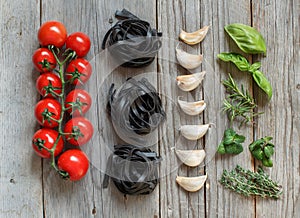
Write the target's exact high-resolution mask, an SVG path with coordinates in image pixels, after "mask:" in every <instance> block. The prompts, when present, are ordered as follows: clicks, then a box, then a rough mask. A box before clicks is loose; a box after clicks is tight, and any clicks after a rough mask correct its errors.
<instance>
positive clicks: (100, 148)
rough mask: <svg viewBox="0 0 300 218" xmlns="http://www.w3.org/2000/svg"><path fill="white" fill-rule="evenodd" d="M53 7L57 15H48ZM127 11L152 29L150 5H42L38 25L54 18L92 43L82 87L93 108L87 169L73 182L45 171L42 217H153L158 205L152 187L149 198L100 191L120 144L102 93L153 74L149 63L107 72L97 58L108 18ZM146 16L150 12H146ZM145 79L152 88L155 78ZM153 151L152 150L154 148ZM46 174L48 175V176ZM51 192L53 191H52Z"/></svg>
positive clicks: (112, 190)
mask: <svg viewBox="0 0 300 218" xmlns="http://www.w3.org/2000/svg"><path fill="white" fill-rule="evenodd" d="M56 7H57V8H58V10H57V12H55V13H53V11H52V10H55V8H56ZM124 7H125V8H127V9H129V10H130V11H132V12H133V13H134V14H136V15H137V16H139V17H141V18H143V19H146V20H148V21H150V22H151V24H152V25H153V26H154V27H155V23H156V22H155V13H156V11H155V1H147V3H145V2H144V3H143V4H142V3H141V2H139V1H134V2H133V1H93V2H85V3H84V4H82V3H81V1H76V2H74V1H63V2H61V1H47V2H43V17H42V19H43V21H46V20H49V19H58V20H60V21H62V22H63V23H64V24H65V25H66V27H67V29H68V31H69V32H70V33H71V32H72V31H83V32H86V33H87V34H88V35H89V36H90V37H91V40H92V44H93V45H92V48H91V52H90V54H89V55H88V57H87V58H88V59H89V60H91V63H92V66H93V75H92V77H91V79H90V80H89V82H88V83H87V84H86V86H85V87H84V88H85V89H86V90H88V91H89V92H90V94H91V96H92V98H93V102H94V103H93V104H94V105H93V107H92V108H91V110H90V111H89V113H88V114H87V118H89V119H90V120H91V121H92V123H93V125H94V127H95V133H94V138H93V140H92V141H91V142H90V143H88V144H87V145H84V146H83V147H82V149H83V150H84V151H86V153H87V155H88V156H89V157H90V160H91V168H90V171H89V173H88V175H87V176H86V178H85V179H84V180H82V181H80V182H78V183H65V182H63V181H61V180H60V178H58V177H57V176H55V177H53V176H50V177H49V175H48V173H49V174H50V175H52V173H53V172H52V170H51V169H49V167H48V166H46V167H45V173H44V180H45V211H46V216H49V217H57V216H61V214H62V213H61V211H62V210H65V208H72V209H69V210H68V211H67V212H65V213H64V215H65V216H67V217H91V216H93V215H94V216H96V217H129V216H130V217H142V216H146V217H153V216H156V215H158V210H159V205H158V203H159V201H158V193H159V192H158V191H159V189H158V188H157V189H156V191H155V192H154V193H152V194H151V195H149V196H128V197H127V198H124V196H123V195H122V194H121V193H120V192H119V191H118V190H117V189H116V188H115V187H114V185H113V183H112V182H110V185H109V187H108V189H102V180H103V176H104V174H103V173H104V170H105V166H106V161H107V159H108V156H109V155H110V154H111V150H110V149H112V147H113V145H114V144H116V143H120V142H121V140H120V139H118V138H117V136H116V134H115V133H114V130H113V128H112V125H111V122H110V119H109V118H108V116H107V113H106V111H105V109H106V100H107V93H108V89H109V87H110V84H111V83H115V84H116V86H117V87H119V86H120V85H122V83H124V82H125V81H126V79H127V78H128V77H132V76H135V75H138V74H139V73H142V72H152V71H155V69H156V64H155V62H154V63H153V64H151V65H150V66H149V67H147V68H144V69H137V70H131V69H124V68H117V69H115V70H114V71H112V72H109V70H111V69H110V68H109V66H107V64H106V62H109V61H111V60H102V59H99V58H100V57H103V56H101V55H102V53H101V52H102V49H101V48H100V45H101V42H102V39H103V37H104V35H105V33H106V31H108V29H109V28H110V27H111V25H112V24H111V23H109V19H110V18H113V21H114V22H115V21H116V19H115V18H114V13H115V11H116V10H117V9H119V10H121V9H123V8H124ZM149 12H150V13H149ZM78 15H80V16H78ZM148 79H149V80H150V81H151V82H152V83H153V85H155V86H156V74H152V75H151V76H150V77H148ZM153 149H155V150H157V149H156V148H155V146H154V148H153ZM49 170H51V172H49ZM55 187H56V188H55Z"/></svg>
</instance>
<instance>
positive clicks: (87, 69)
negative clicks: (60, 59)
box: [66, 58, 92, 85]
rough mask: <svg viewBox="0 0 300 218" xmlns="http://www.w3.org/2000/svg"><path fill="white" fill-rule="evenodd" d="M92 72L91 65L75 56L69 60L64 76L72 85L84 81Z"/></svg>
mask: <svg viewBox="0 0 300 218" xmlns="http://www.w3.org/2000/svg"><path fill="white" fill-rule="evenodd" d="M91 74H92V66H91V65H90V63H89V62H88V61H87V60H85V59H83V58H77V59H75V60H73V61H71V62H70V63H69V65H68V67H67V69H66V78H67V80H69V81H70V82H71V84H73V85H80V84H84V83H86V82H87V81H88V80H89V78H90V76H91Z"/></svg>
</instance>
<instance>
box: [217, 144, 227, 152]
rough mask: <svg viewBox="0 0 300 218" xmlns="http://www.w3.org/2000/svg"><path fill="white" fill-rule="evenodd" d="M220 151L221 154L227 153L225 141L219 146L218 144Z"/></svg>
mask: <svg viewBox="0 0 300 218" xmlns="http://www.w3.org/2000/svg"><path fill="white" fill-rule="evenodd" d="M217 151H218V153H220V154H225V153H226V151H225V147H224V144H223V143H221V144H219V146H218V150H217Z"/></svg>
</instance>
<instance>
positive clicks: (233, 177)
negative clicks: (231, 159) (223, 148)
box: [219, 165, 282, 199]
mask: <svg viewBox="0 0 300 218" xmlns="http://www.w3.org/2000/svg"><path fill="white" fill-rule="evenodd" d="M219 182H220V183H221V184H222V185H223V186H224V187H225V188H229V189H231V190H233V191H235V192H237V193H239V194H242V195H245V196H250V195H254V196H260V197H263V198H274V199H278V198H279V197H280V195H281V194H282V186H281V185H278V183H277V182H274V181H273V180H271V179H270V178H269V176H268V175H267V174H266V173H265V172H264V171H263V169H262V168H258V170H257V172H252V171H250V170H245V169H243V168H242V167H240V166H239V165H237V166H236V168H235V169H234V170H232V171H231V172H228V171H227V170H224V171H223V174H222V177H221V180H220V181H219Z"/></svg>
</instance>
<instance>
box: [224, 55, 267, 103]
mask: <svg viewBox="0 0 300 218" xmlns="http://www.w3.org/2000/svg"><path fill="white" fill-rule="evenodd" d="M218 58H220V59H221V60H222V61H225V62H232V63H234V64H235V66H236V67H237V68H238V69H239V70H240V71H248V72H249V73H251V75H252V77H253V79H254V81H255V82H256V84H257V85H258V87H260V88H261V89H262V90H263V91H264V92H265V93H266V94H267V95H268V97H269V99H271V97H272V86H271V84H270V82H269V81H268V79H267V78H266V77H265V75H264V74H263V73H262V72H261V71H259V70H258V69H259V68H260V66H261V63H260V62H256V63H254V64H252V65H251V64H250V63H249V62H248V60H247V59H246V58H245V57H244V56H243V55H241V54H238V53H234V52H230V53H220V54H218Z"/></svg>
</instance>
